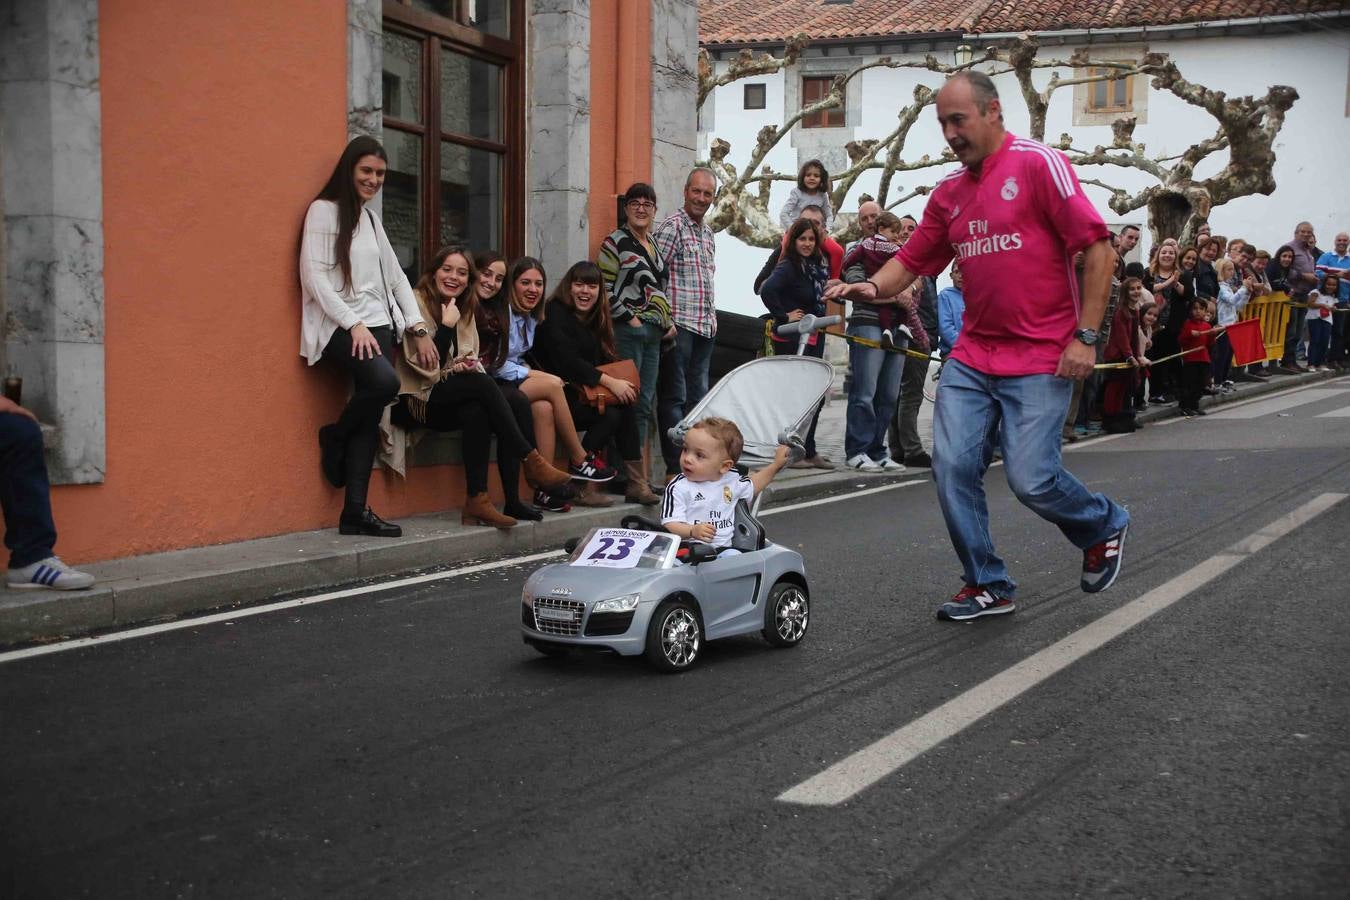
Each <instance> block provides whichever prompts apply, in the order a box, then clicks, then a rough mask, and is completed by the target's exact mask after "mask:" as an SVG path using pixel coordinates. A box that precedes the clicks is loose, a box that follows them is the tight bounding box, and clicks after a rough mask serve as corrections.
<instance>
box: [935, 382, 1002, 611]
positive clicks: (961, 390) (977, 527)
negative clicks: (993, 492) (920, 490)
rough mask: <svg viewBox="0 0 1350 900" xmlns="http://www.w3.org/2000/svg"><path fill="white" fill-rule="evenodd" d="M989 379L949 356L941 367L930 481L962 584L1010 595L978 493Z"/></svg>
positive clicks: (989, 457)
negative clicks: (959, 563)
mask: <svg viewBox="0 0 1350 900" xmlns="http://www.w3.org/2000/svg"><path fill="white" fill-rule="evenodd" d="M991 380H992V379H991V378H990V377H989V376H987V375H983V374H981V373H980V372H977V371H975V370H974V369H971V368H969V367H968V366H965V365H962V364H961V363H959V362H957V361H956V360H954V359H949V360H947V363H946V365H944V366H943V367H942V381H941V385H940V386H939V388H938V392H937V403H936V408H935V411H934V413H933V482H934V484H935V485H936V486H937V495H938V504H939V505H940V506H941V507H942V518H943V519H944V520H945V521H946V523H947V534H948V535H949V536H950V537H951V541H952V548H953V549H954V550H955V551H956V557H957V559H959V560H960V561H961V569H962V577H963V578H964V580H965V583H966V584H967V585H970V586H971V587H986V588H989V589H990V590H992V591H993V592H994V593H996V594H999V595H1000V596H1003V597H1008V598H1012V596H1013V594H1014V593H1016V591H1017V582H1015V581H1013V579H1012V577H1011V576H1010V575H1009V574H1008V567H1007V566H1006V565H1005V564H1004V562H1003V559H1002V557H1000V556H999V555H998V552H997V551H995V550H994V540H993V538H992V537H991V536H990V534H989V505H988V502H987V501H986V499H985V494H984V474H985V472H986V471H988V469H989V464H990V462H992V461H993V458H994V441H995V439H996V435H997V434H998V427H999V406H998V403H997V401H996V400H995V399H994V394H993V390H992V388H991V386H990V382H991Z"/></svg>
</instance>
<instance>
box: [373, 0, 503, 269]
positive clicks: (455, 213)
mask: <svg viewBox="0 0 1350 900" xmlns="http://www.w3.org/2000/svg"><path fill="white" fill-rule="evenodd" d="M524 15H525V8H524V0H385V3H384V72H383V78H382V81H383V87H384V101H383V102H384V115H383V129H384V146H385V151H386V152H387V153H388V155H389V172H388V175H387V176H386V178H385V186H384V195H383V211H382V215H383V218H384V226H385V230H386V231H387V232H388V233H389V239H390V241H391V243H393V245H394V249H395V251H396V252H397V253H398V259H399V264H400V265H401V266H402V267H403V270H404V271H405V272H406V273H407V274H408V277H409V279H410V280H412V281H414V282H415V281H416V280H417V276H418V275H419V274H420V269H421V268H422V265H423V263H424V262H425V261H426V260H427V258H428V257H429V256H430V255H431V254H433V253H435V251H436V249H437V248H438V247H441V246H443V245H445V244H452V243H453V244H465V245H467V246H468V247H470V248H471V249H474V250H488V249H492V250H499V251H501V252H502V253H503V254H504V255H506V256H508V257H510V256H516V255H519V254H520V253H521V252H522V251H523V247H524V237H525V234H524V232H525V227H524V219H525V185H524V182H525V173H524V157H525V119H524V110H525V72H524V52H523V40H522V38H523V34H524V31H525V29H524Z"/></svg>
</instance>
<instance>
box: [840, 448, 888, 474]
mask: <svg viewBox="0 0 1350 900" xmlns="http://www.w3.org/2000/svg"><path fill="white" fill-rule="evenodd" d="M844 465H846V466H847V467H848V468H850V469H852V470H853V471H855V472H880V471H881V465H880V464H879V463H878V462H877V461H876V460H874V459H872V457H870V456H868V455H867V454H866V453H859V454H857V455H856V456H852V457H849V460H848V462H846V463H845V464H844Z"/></svg>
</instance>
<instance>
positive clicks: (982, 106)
mask: <svg viewBox="0 0 1350 900" xmlns="http://www.w3.org/2000/svg"><path fill="white" fill-rule="evenodd" d="M958 78H960V79H964V80H965V82H966V84H968V85H970V94H971V96H972V97H973V98H974V100H975V108H976V109H978V110H979V111H980V112H981V113H987V112H989V103H990V101H992V100H997V99H998V88H996V87H994V79H992V78H990V77H989V76H988V75H986V74H984V73H983V72H977V71H975V70H974V69H965V70H963V71H960V72H957V73H956V74H955V75H952V76H951V77H950V78H948V79H947V83H948V84H951V83H952V82H953V81H956V80H957V79H958Z"/></svg>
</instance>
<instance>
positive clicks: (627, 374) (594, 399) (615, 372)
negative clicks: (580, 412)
mask: <svg viewBox="0 0 1350 900" xmlns="http://www.w3.org/2000/svg"><path fill="white" fill-rule="evenodd" d="M595 368H596V371H598V372H600V373H601V374H602V375H608V376H609V377H611V378H617V379H619V380H620V381H626V382H628V383H629V384H631V385H632V386H633V387H635V388H638V389H641V388H642V380H641V379H640V378H639V377H638V370H637V363H635V362H633V361H632V360H631V359H620V360H617V361H615V362H612V363H605V364H604V365H602V366H596V367H595ZM577 387H579V388H580V389H581V399H582V400H584V401H585V402H586V404H587V405H588V406H594V407H595V409H596V411H597V412H600V413H604V411H605V407H606V406H608V405H609V404H611V403H613V404H614V405H616V406H620V405H622V404H620V403H619V398H618V397H616V396H615V395H614V392H613V391H611V390H610V389H609V388H607V387H604V386H603V385H599V384H597V385H595V386H594V387H592V386H590V385H588V384H581V385H577Z"/></svg>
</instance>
